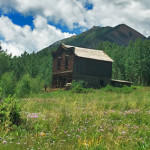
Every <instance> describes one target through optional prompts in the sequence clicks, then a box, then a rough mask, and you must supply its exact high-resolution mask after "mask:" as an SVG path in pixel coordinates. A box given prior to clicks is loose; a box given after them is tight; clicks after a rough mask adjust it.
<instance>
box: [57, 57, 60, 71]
mask: <svg viewBox="0 0 150 150" xmlns="http://www.w3.org/2000/svg"><path fill="white" fill-rule="evenodd" d="M57 69H60V57H58V59H57Z"/></svg>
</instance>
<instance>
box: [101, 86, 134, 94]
mask: <svg viewBox="0 0 150 150" xmlns="http://www.w3.org/2000/svg"><path fill="white" fill-rule="evenodd" d="M135 89H136V87H135V86H131V87H128V86H123V87H113V86H111V85H107V86H106V87H104V88H102V90H104V91H105V92H117V93H131V92H132V91H133V90H135Z"/></svg>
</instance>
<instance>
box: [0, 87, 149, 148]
mask: <svg viewBox="0 0 150 150" xmlns="http://www.w3.org/2000/svg"><path fill="white" fill-rule="evenodd" d="M19 103H20V106H21V109H22V111H21V116H22V118H23V120H24V123H22V125H21V126H19V127H17V126H15V125H14V126H13V127H11V128H9V127H8V128H6V127H5V128H2V127H1V128H0V149H1V150H20V149H21V150H38V149H41V150H51V149H52V150H74V149H75V150H76V149H77V150H80V149H81V150H82V149H90V150H124V149H126V150H149V149H150V87H142V88H138V89H136V90H134V91H133V92H131V93H124V92H106V91H104V90H93V91H92V92H90V93H82V94H81V93H78V94H77V93H72V92H71V91H63V90H59V91H55V92H47V93H42V94H38V95H32V96H30V98H25V99H21V100H19Z"/></svg>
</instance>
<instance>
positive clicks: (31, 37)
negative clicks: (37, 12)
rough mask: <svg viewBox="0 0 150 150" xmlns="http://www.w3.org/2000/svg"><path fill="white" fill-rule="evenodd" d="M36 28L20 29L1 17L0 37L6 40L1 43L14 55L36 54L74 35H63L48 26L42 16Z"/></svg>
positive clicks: (6, 18) (35, 21) (38, 19)
mask: <svg viewBox="0 0 150 150" xmlns="http://www.w3.org/2000/svg"><path fill="white" fill-rule="evenodd" d="M34 26H35V28H34V29H33V30H31V27H30V26H28V25H26V26H24V27H20V26H18V25H15V24H13V23H12V21H11V20H10V19H9V18H8V17H6V16H1V17H0V27H1V28H0V35H2V37H3V38H4V40H3V41H2V42H1V43H2V47H3V49H7V50H8V53H12V54H13V55H14V54H15V55H20V54H21V53H23V52H24V51H25V50H26V51H27V52H32V51H35V52H36V51H39V50H41V49H42V48H45V47H47V46H49V45H50V44H52V43H53V42H55V41H57V40H60V39H63V38H67V37H70V36H72V35H73V34H70V33H62V32H61V31H60V30H59V29H56V28H55V27H54V26H51V25H49V24H47V20H46V19H45V18H43V17H41V16H37V17H36V18H35V20H34Z"/></svg>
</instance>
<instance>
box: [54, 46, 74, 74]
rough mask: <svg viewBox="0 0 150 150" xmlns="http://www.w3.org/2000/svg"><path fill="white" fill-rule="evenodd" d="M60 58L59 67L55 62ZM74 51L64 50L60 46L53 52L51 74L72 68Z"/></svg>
mask: <svg viewBox="0 0 150 150" xmlns="http://www.w3.org/2000/svg"><path fill="white" fill-rule="evenodd" d="M66 56H68V67H67V68H66V66H65V61H66ZM59 59H60V68H58V67H57V65H58V64H57V63H58V61H59ZM73 61H74V52H73V50H64V49H63V48H62V47H60V48H59V49H58V50H57V51H56V52H54V53H53V74H59V73H62V72H65V71H72V70H73V64H74V63H73Z"/></svg>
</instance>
